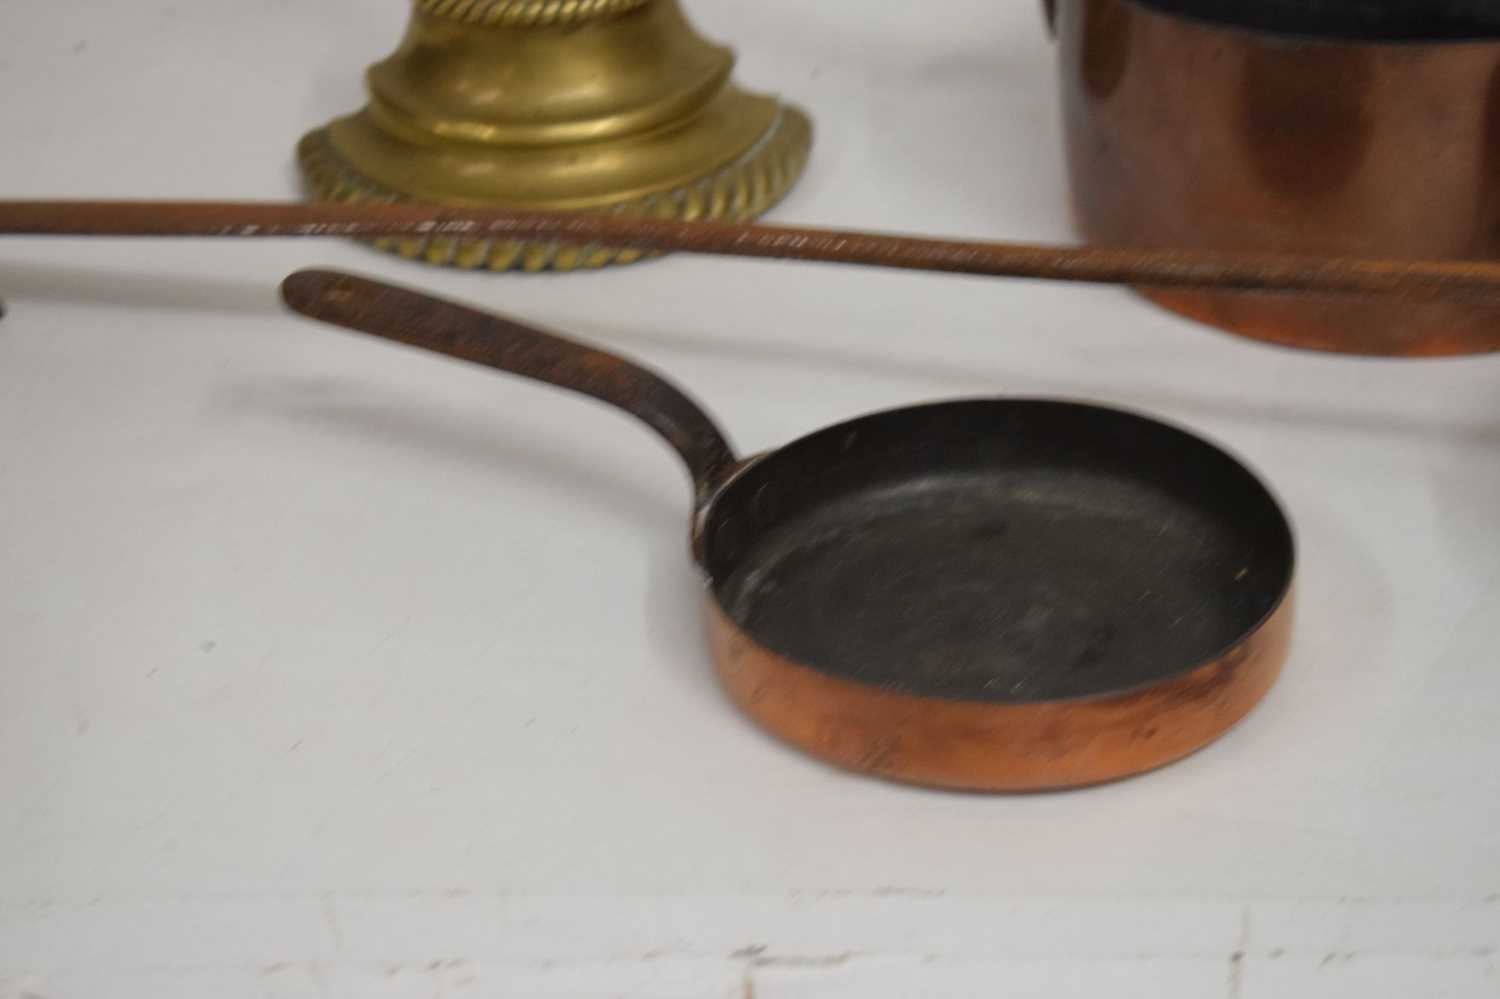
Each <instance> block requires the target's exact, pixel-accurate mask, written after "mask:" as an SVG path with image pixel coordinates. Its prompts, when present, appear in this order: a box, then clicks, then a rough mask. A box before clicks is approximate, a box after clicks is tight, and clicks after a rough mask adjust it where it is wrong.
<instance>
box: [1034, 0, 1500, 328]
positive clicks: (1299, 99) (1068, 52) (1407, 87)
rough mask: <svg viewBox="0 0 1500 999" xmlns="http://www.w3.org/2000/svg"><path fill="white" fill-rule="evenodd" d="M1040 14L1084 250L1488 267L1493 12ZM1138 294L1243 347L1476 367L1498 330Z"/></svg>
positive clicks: (1497, 246)
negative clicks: (1462, 262)
mask: <svg viewBox="0 0 1500 999" xmlns="http://www.w3.org/2000/svg"><path fill="white" fill-rule="evenodd" d="M1045 6H1046V8H1047V13H1048V16H1049V19H1050V20H1051V21H1052V24H1053V27H1054V30H1055V34H1056V37H1057V42H1058V46H1059V50H1060V51H1059V57H1060V62H1061V72H1062V92H1063V105H1064V114H1065V125H1066V140H1067V155H1068V167H1069V172H1070V178H1071V184H1072V192H1073V202H1074V212H1075V217H1076V222H1077V225H1078V227H1079V228H1080V229H1081V231H1082V234H1083V235H1084V236H1085V238H1087V239H1088V240H1089V241H1090V242H1094V243H1100V244H1106V245H1117V246H1174V247H1193V248H1201V249H1215V250H1253V251H1266V252H1278V253H1314V254H1328V255H1353V256H1374V257H1399V258H1409V257H1423V258H1429V257H1430V258H1442V259H1492V258H1495V257H1497V256H1500V232H1497V226H1496V223H1497V207H1500V15H1487V14H1481V13H1472V12H1465V11H1454V10H1449V9H1447V8H1448V7H1453V6H1457V5H1455V4H1447V5H1445V4H1442V3H1432V2H1429V0H1421V3H1420V5H1418V4H1416V3H1413V2H1412V0H1386V3H1385V6H1384V7H1382V6H1381V5H1380V4H1362V5H1356V4H1352V3H1351V4H1342V5H1341V4H1323V5H1315V4H1307V3H1301V2H1299V3H1295V4H1294V3H1292V2H1290V0H1255V2H1254V3H1251V2H1250V0H1216V2H1215V0H1048V2H1046V4H1045ZM1470 6H1476V5H1470ZM1190 15H1196V16H1190ZM1486 36H1488V37H1486ZM1146 294H1147V295H1148V297H1150V298H1152V299H1153V300H1155V301H1157V302H1159V303H1160V304H1162V305H1164V306H1166V307H1167V308H1169V309H1172V310H1174V311H1177V312H1180V313H1182V314H1184V315H1187V316H1190V317H1193V318H1195V319H1199V320H1202V321H1204V322H1207V323H1210V324H1212V325H1215V326H1218V327H1221V328H1223V329H1226V330H1230V331H1232V332H1234V333H1238V334H1241V335H1244V336H1249V337H1254V338H1257V339H1261V340H1268V341H1272V342H1275V343H1280V344H1286V345H1290V346H1296V347H1303V348H1308V349H1314V350H1325V351H1337V352H1344V353H1354V354H1371V355H1391V356H1435V355H1452V354H1471V353H1480V352H1485V351H1491V350H1494V349H1495V343H1496V340H1495V336H1494V330H1495V329H1496V328H1497V327H1500V309H1497V308H1481V307H1477V306H1474V305H1468V304H1420V305H1399V306H1397V305H1393V304H1392V303H1389V302H1380V301H1375V300H1364V301H1359V300H1355V299H1351V298H1344V297H1321V296H1297V297H1295V298H1293V297H1291V296H1281V295H1272V294H1253V295H1240V294H1235V295H1226V294H1221V293H1197V292H1173V291H1151V292H1146Z"/></svg>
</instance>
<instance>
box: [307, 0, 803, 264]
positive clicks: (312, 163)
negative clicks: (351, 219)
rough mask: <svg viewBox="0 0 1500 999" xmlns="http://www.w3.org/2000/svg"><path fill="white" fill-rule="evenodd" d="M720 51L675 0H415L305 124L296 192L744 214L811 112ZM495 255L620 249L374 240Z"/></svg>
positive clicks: (784, 162) (587, 255)
mask: <svg viewBox="0 0 1500 999" xmlns="http://www.w3.org/2000/svg"><path fill="white" fill-rule="evenodd" d="M733 68H734V54H733V53H732V52H731V51H730V50H729V49H727V48H724V47H722V46H717V45H712V44H710V43H709V42H707V41H705V40H704V39H703V38H702V37H701V36H700V35H698V34H697V32H696V31H694V29H693V27H692V26H691V25H690V24H689V23H688V21H687V19H686V17H684V15H683V12H682V10H681V7H680V6H679V4H678V0H415V9H414V11H413V13H412V18H411V23H410V26H409V28H408V31H407V34H406V38H405V40H404V41H403V42H402V43H401V46H400V48H399V49H398V50H397V51H396V53H395V54H394V55H392V56H391V57H390V58H388V59H386V60H385V61H383V62H380V63H378V64H376V65H375V66H373V67H372V68H371V69H370V71H369V74H368V89H369V103H368V105H367V106H366V107H365V108H364V110H362V111H360V112H358V113H357V114H353V115H350V116H349V117H346V118H341V119H338V120H337V121H334V122H332V123H331V124H329V125H328V126H326V127H324V128H320V129H318V130H317V131H314V132H312V133H310V134H309V135H307V136H306V137H305V138H303V140H302V142H301V145H300V147H299V149H298V158H299V162H300V163H301V166H302V171H303V174H304V176H305V178H306V180H307V183H308V186H309V187H310V188H311V190H312V192H313V193H314V194H315V195H316V196H317V197H319V198H322V199H332V200H339V201H348V200H358V199H372V200H379V201H396V200H421V201H435V202H444V203H451V204H470V205H490V206H502V207H510V208H518V209H535V210H565V211H567V210H591V211H613V212H621V213H629V214H639V215H654V216H659V217H662V218H678V219H689V220H691V219H726V220H746V219H750V218H753V217H755V216H758V215H760V214H761V213H763V212H765V211H766V210H767V209H768V208H770V207H771V206H772V205H774V204H775V203H776V202H777V201H778V200H780V199H781V197H782V196H783V195H784V194H785V193H786V192H787V191H788V190H789V189H790V188H791V187H792V185H793V184H794V183H796V180H797V178H798V177H799V176H800V175H801V172H802V168H803V166H804V164H805V163H806V161H807V156H808V152H809V149H810V146H811V143H812V126H811V124H810V122H809V121H808V118H807V116H806V115H805V114H803V113H802V112H801V111H800V110H798V109H797V108H795V107H792V106H790V105H786V104H783V103H781V102H780V101H779V100H777V99H775V98H773V97H768V96H763V95H759V94H753V93H749V92H747V91H745V90H741V89H740V88H739V87H738V86H736V85H735V84H734V82H733V80H732V71H733ZM377 245H378V246H380V247H382V248H383V249H388V250H392V251H395V252H398V253H400V254H401V255H402V256H405V257H410V258H417V259H422V260H426V261H428V262H429V263H434V264H451V265H455V266H459V267H469V268H477V267H489V268H491V269H493V270H497V271H504V270H510V269H522V270H528V271H539V270H546V269H549V268H551V269H555V270H560V271H566V270H573V269H574V268H579V267H601V266H603V265H605V264H609V263H628V262H630V261H631V260H634V259H637V258H638V257H640V256H641V254H640V253H639V252H636V251H633V250H614V249H609V248H604V247H597V246H560V245H557V244H553V243H520V242H514V241H504V242H500V241H497V242H461V241H457V240H454V239H403V240H384V241H381V242H379V243H377Z"/></svg>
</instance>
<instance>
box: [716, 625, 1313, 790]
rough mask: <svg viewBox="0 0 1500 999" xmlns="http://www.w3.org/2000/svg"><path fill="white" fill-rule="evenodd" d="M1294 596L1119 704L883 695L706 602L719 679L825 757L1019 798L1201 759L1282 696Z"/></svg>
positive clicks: (892, 776) (861, 769)
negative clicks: (784, 650)
mask: <svg viewBox="0 0 1500 999" xmlns="http://www.w3.org/2000/svg"><path fill="white" fill-rule="evenodd" d="M1293 614H1294V611H1293V603H1292V600H1291V599H1290V597H1289V598H1288V599H1287V600H1286V601H1285V602H1284V603H1283V604H1282V605H1281V607H1280V609H1278V610H1277V611H1276V613H1275V614H1274V615H1273V616H1272V617H1271V618H1270V619H1269V620H1268V621H1267V622H1266V623H1265V624H1264V625H1263V626H1262V627H1261V629H1260V630H1259V631H1257V632H1256V633H1255V634H1253V635H1251V636H1250V637H1249V638H1247V639H1246V640H1245V641H1244V642H1243V643H1242V644H1241V645H1240V646H1239V647H1238V648H1236V649H1233V650H1232V651H1230V652H1229V653H1227V654H1225V655H1224V656H1222V657H1220V658H1219V659H1216V660H1214V661H1213V662H1211V663H1207V664H1205V665H1203V666H1200V667H1199V668H1197V669H1195V670H1193V671H1192V672H1190V673H1187V674H1185V675H1182V676H1179V677H1175V678H1172V679H1169V680H1165V681H1162V682H1160V683H1155V684H1152V685H1150V686H1148V687H1144V688H1142V689H1140V690H1136V691H1132V692H1130V693H1127V694H1121V695H1118V696H1105V697H1096V698H1087V699H1077V700H1071V701H1046V702H1041V703H1035V704H986V703H979V702H974V701H952V700H942V699H939V698H933V697H916V696H912V695H909V694H901V693H894V692H891V691H887V690H881V689H879V688H876V687H872V686H869V685H866V684H861V683H854V682H851V681H849V680H845V679H842V678H840V677H836V676H831V675H829V674H826V673H821V672H819V671H817V670H814V669H810V668H809V667H807V666H803V665H801V664H800V663H796V662H792V661H791V660H789V659H786V658H783V657H782V656H779V655H777V654H776V653H774V652H772V651H770V650H769V649H766V648H765V647H764V646H762V645H760V644H759V643H757V642H756V641H755V639H754V638H752V637H751V636H750V635H748V634H746V633H745V631H744V629H742V628H740V627H739V626H738V625H736V624H735V623H734V622H733V621H731V620H730V619H729V618H728V617H727V616H726V615H725V613H724V611H723V609H722V608H720V607H719V605H718V603H717V602H716V601H715V600H714V599H713V598H712V597H709V598H708V605H707V617H708V628H709V637H710V641H711V643H712V647H713V655H714V664H715V666H716V668H717V669H718V673H719V679H720V680H721V681H722V682H723V684H724V687H725V689H727V690H728V691H729V694H730V696H731V697H732V698H733V699H734V701H735V703H736V704H738V705H739V707H740V709H741V710H743V711H744V712H745V713H746V714H747V715H749V716H750V717H751V718H753V719H754V720H755V721H756V722H758V723H759V724H760V725H762V726H764V727H765V728H766V729H768V730H769V731H771V732H772V733H774V734H775V735H777V736H778V737H780V738H781V739H783V740H785V741H786V742H788V743H790V744H791V745H793V746H796V747H797V748H799V749H802V750H804V751H805V752H807V753H810V754H811V755H813V756H816V757H818V758H819V759H822V760H825V761H827V762H829V763H833V764H836V765H837V766H840V767H844V768H846V769H849V770H853V771H856V772H858V773H864V774H870V775H873V776H877V777H882V778H885V779H887V780H893V781H899V782H901V783H906V784H918V785H922V786H926V787H941V788H949V789H952V790H965V791H995V792H1021V791H1045V790H1051V789H1057V788H1066V787H1087V786H1089V785H1092V784H1101V783H1105V782H1108V781H1113V780H1119V779H1120V778H1123V777H1129V776H1133V775H1136V774H1141V773H1146V772H1148V771H1151V770H1155V769H1157V768H1158V767H1163V766H1165V765H1167V764H1168V763H1172V762H1175V761H1177V760H1180V759H1182V758H1183V757H1185V756H1188V755H1190V754H1191V753H1193V752H1196V751H1197V750H1199V749H1202V748H1203V747H1204V746H1207V745H1208V744H1209V743H1211V742H1213V741H1214V740H1216V739H1218V738H1219V737H1220V736H1222V735H1223V734H1224V733H1225V732H1227V731H1229V729H1231V728H1232V727H1234V725H1235V724H1236V723H1238V722H1239V721H1241V720H1242V719H1243V718H1244V717H1245V716H1246V715H1247V714H1249V713H1250V711H1251V709H1253V708H1254V707H1255V706H1256V705H1257V704H1259V703H1260V702H1261V700H1262V698H1264V697H1265V696H1266V694H1267V693H1268V692H1269V691H1270V689H1271V687H1272V685H1273V684H1275V682H1276V678H1277V677H1278V676H1280V675H1281V669H1282V666H1283V664H1284V663H1285V662H1286V658H1287V651H1288V645H1289V642H1290V639H1291V633H1292V624H1293Z"/></svg>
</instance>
